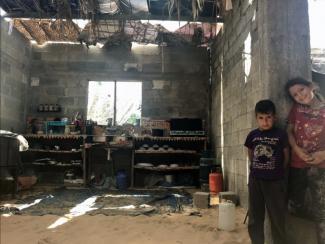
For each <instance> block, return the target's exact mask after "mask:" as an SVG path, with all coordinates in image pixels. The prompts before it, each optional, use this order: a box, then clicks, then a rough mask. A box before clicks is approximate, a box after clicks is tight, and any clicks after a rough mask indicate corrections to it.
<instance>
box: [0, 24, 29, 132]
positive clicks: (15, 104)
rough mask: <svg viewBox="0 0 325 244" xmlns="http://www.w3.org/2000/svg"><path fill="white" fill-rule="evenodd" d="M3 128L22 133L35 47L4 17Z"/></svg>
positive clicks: (0, 47)
mask: <svg viewBox="0 0 325 244" xmlns="http://www.w3.org/2000/svg"><path fill="white" fill-rule="evenodd" d="M0 27H1V28H0V29H1V30H0V31H1V33H0V57H1V58H0V59H1V67H0V68H1V72H0V77H1V83H0V94H1V102H0V129H3V130H11V131H14V132H18V133H22V132H24V129H25V122H26V101H27V88H28V82H29V72H30V63H31V47H30V43H29V41H27V40H26V39H25V38H24V37H23V36H21V34H20V33H18V32H17V31H16V30H15V29H14V28H13V29H12V31H11V32H10V27H9V22H6V21H5V20H4V19H3V18H0Z"/></svg>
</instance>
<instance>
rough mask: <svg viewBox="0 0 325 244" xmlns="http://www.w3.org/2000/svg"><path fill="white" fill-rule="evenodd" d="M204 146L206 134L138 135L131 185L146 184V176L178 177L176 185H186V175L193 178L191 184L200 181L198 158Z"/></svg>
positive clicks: (141, 185)
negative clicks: (182, 135) (181, 135)
mask: <svg viewBox="0 0 325 244" xmlns="http://www.w3.org/2000/svg"><path fill="white" fill-rule="evenodd" d="M205 149H206V138H205V137H151V136H148V137H135V138H134V154H133V160H132V172H131V173H132V179H131V183H132V186H136V187H137V186H140V187H143V186H146V185H145V182H144V181H145V180H144V179H145V178H146V177H155V176H157V177H160V178H161V177H165V176H167V175H170V176H171V178H173V179H175V180H174V182H173V183H172V184H174V185H184V184H185V185H186V182H185V180H184V179H185V178H191V180H189V181H191V182H188V183H189V184H194V185H197V184H198V180H199V174H198V173H199V171H198V170H199V159H200V155H201V152H202V151H203V150H205ZM143 164H144V165H146V164H151V165H152V166H143ZM182 183H183V184H182Z"/></svg>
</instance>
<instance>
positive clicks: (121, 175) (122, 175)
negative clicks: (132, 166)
mask: <svg viewBox="0 0 325 244" xmlns="http://www.w3.org/2000/svg"><path fill="white" fill-rule="evenodd" d="M116 187H117V189H119V190H126V189H127V188H128V183H127V176H126V172H125V170H119V171H118V172H117V174H116Z"/></svg>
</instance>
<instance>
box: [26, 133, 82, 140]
mask: <svg viewBox="0 0 325 244" xmlns="http://www.w3.org/2000/svg"><path fill="white" fill-rule="evenodd" d="M84 136H86V135H64V134H40V135H38V134H26V135H24V137H26V138H36V139H40V138H44V139H80V138H83V137H84Z"/></svg>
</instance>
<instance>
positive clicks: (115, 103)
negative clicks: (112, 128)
mask: <svg viewBox="0 0 325 244" xmlns="http://www.w3.org/2000/svg"><path fill="white" fill-rule="evenodd" d="M141 104H142V82H137V81H89V84H88V107H87V119H88V120H93V121H96V122H97V124H99V125H107V124H108V123H109V121H112V122H113V123H114V124H116V125H122V124H125V123H129V124H136V120H137V119H140V118H141Z"/></svg>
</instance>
